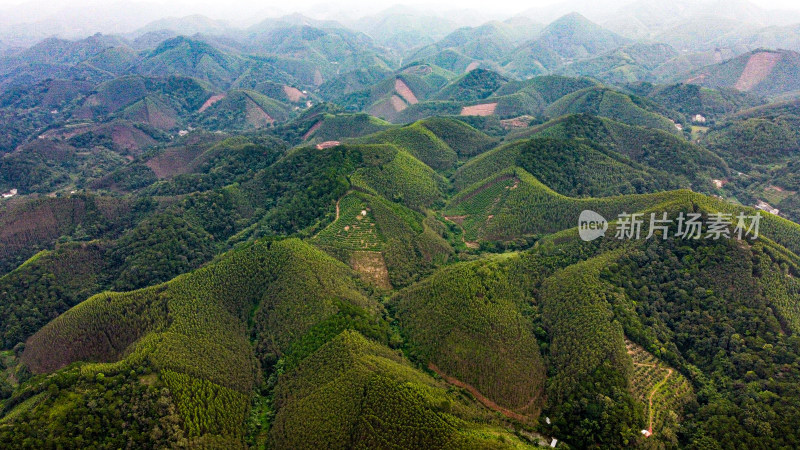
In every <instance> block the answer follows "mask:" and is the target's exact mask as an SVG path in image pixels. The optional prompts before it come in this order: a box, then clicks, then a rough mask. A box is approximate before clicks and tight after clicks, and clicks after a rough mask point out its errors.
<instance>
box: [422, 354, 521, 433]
mask: <svg viewBox="0 0 800 450" xmlns="http://www.w3.org/2000/svg"><path fill="white" fill-rule="evenodd" d="M428 368H429V369H431V370H432V371H434V372H436V373H437V374H438V375H439V376H440V377H442V378H443V379H444V381H447V382H448V383H450V384H452V385H453V386H458V387H460V388H462V389H466V390H467V391H468V392H469V393H470V394H472V396H473V397H475V398H476V399H478V401H479V402H481V403H482V404H483V405H484V406H486V407H487V408H489V409H491V410H492V411H496V412H499V413H500V414H502V415H504V416H506V417H508V418H509V419H514V420H519V421H520V422H525V421H526V420H528V419H529V418H528V417H527V416H525V415H523V414H520V413H518V412H514V411H512V410H510V409H508V408H504V407H502V406H500V405H498V404H497V403H495V402H493V401H492V400H491V399H489V398H488V397H486V396H485V395H483V394H481V393H480V392H479V391H478V390H477V389H475V387H474V386H472V385H470V384H468V383H465V382H463V381H461V380H459V379H457V378H453V377H451V376H449V375H447V374H445V373H444V372H442V369H440V368H438V367H436V365H435V364H434V363H432V362H431V363H428ZM535 400H536V399H535V398H532V399H531V401H530V402H528V404H527V405H525V406H524V407H523V408H527V407H528V406H530V405H531V404H532V403H533V402H534V401H535Z"/></svg>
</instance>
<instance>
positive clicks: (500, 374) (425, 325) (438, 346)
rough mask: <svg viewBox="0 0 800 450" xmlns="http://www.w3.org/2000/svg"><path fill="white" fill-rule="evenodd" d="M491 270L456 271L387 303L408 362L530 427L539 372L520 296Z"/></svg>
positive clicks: (462, 267) (485, 266) (469, 267)
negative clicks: (431, 367) (516, 412)
mask: <svg viewBox="0 0 800 450" xmlns="http://www.w3.org/2000/svg"><path fill="white" fill-rule="evenodd" d="M507 270H508V268H507V267H504V266H502V265H500V264H498V263H493V262H483V261H482V262H473V263H461V264H458V265H454V266H449V267H447V268H445V269H442V270H440V271H437V272H436V273H434V274H433V275H432V276H431V277H429V278H427V279H426V280H424V281H423V282H421V283H419V284H416V285H414V286H413V287H412V288H409V289H408V290H406V291H403V292H402V293H400V294H398V295H397V296H396V297H395V298H393V299H392V301H391V305H392V307H393V309H396V314H397V317H398V319H399V321H400V323H401V324H402V327H403V330H404V332H405V333H406V334H407V336H408V339H409V341H410V343H411V351H412V352H413V353H412V355H413V357H415V358H419V359H420V360H421V361H422V362H423V363H427V362H432V363H434V364H436V365H437V366H438V367H440V368H441V369H442V370H443V371H444V372H445V373H446V374H447V375H449V376H452V377H455V378H457V379H459V380H461V381H463V382H465V383H468V384H470V385H472V386H474V387H475V388H476V389H477V390H478V391H479V392H481V393H482V394H484V395H486V396H487V397H489V398H491V399H492V400H493V401H495V402H497V403H498V404H500V405H501V406H504V407H507V408H510V409H521V408H524V407H529V408H530V409H527V410H526V411H525V413H526V414H529V415H530V416H531V417H532V418H533V419H534V420H535V418H536V416H537V415H538V408H539V405H541V403H540V402H539V401H538V399H539V398H540V395H541V392H542V389H543V383H544V377H545V370H544V362H543V361H542V358H541V356H540V354H539V351H538V344H537V342H536V338H535V336H534V334H533V330H532V325H531V324H530V323H529V322H527V321H526V319H525V318H524V316H523V314H522V312H523V311H527V308H530V306H529V305H527V304H526V301H525V297H526V295H525V292H524V291H523V290H521V289H520V288H519V287H518V286H516V285H515V284H512V282H511V281H510V280H509V274H508V272H507Z"/></svg>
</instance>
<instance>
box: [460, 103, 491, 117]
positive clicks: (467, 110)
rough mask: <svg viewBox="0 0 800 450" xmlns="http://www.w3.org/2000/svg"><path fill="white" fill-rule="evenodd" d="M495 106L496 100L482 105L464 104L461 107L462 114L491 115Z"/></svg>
mask: <svg viewBox="0 0 800 450" xmlns="http://www.w3.org/2000/svg"><path fill="white" fill-rule="evenodd" d="M495 108H497V102H495V103H484V104H482V105H474V106H465V107H463V108H461V115H462V116H491V115H492V114H494V110H495Z"/></svg>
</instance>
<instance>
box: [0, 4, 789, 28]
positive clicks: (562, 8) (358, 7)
mask: <svg viewBox="0 0 800 450" xmlns="http://www.w3.org/2000/svg"><path fill="white" fill-rule="evenodd" d="M634 1H635V0H566V1H565V0H561V1H558V0H525V1H518V0H517V1H515V0H439V1H435V2H432V1H430V0H330V1H320V0H289V1H287V0H194V1H192V0H105V1H103V0H72V1H64V0H0V30H3V29H5V30H9V29H11V30H12V31H11V33H12V34H15V35H22V34H38V35H49V34H51V33H53V34H59V33H60V34H62V35H68V34H69V33H70V32H72V33H73V34H76V35H87V34H90V33H92V32H96V31H102V32H105V33H108V32H128V31H132V30H134V29H137V28H139V27H141V26H143V25H145V24H146V23H149V22H150V21H153V20H155V19H160V18H165V17H183V16H188V15H192V14H202V15H205V16H208V17H210V18H212V19H222V20H226V21H228V22H229V23H230V24H231V25H234V26H248V25H252V24H254V23H257V22H259V21H261V20H263V19H265V18H268V17H278V16H281V15H285V14H288V13H292V12H300V13H303V14H305V15H307V16H310V17H313V18H318V19H335V20H340V21H342V20H344V21H346V20H349V19H356V18H359V17H362V16H365V15H369V14H374V13H376V12H379V11H382V10H384V9H387V8H389V7H391V6H394V5H398V4H403V5H406V6H412V7H414V8H415V9H417V10H426V11H431V10H438V11H440V12H441V11H452V10H459V12H458V13H455V12H450V13H447V14H444V15H443V17H446V18H448V19H452V20H451V21H455V22H458V23H463V24H476V23H480V22H482V21H486V20H490V19H505V18H508V17H511V16H513V15H515V14H517V13H520V12H522V11H525V10H530V9H532V8H547V7H548V6H554V5H559V7H557V8H556V9H555V11H554V10H553V9H552V8H550V9H549V10H548V11H546V12H543V13H542V15H541V18H540V21H542V22H544V23H546V22H548V21H550V20H554V19H555V18H557V17H558V16H559V15H561V14H565V13H567V12H570V11H578V12H580V13H582V14H584V15H586V16H587V17H589V18H590V19H592V20H599V21H602V20H605V19H608V18H609V17H608V15H609V14H612V15H613V14H614V13H615V12H616V11H617V10H618V9H619V8H620V7H621V6H623V5H626V4H629V3H632V2H634ZM677 1H679V2H680V3H683V4H684V5H686V4H690V5H697V4H703V3H709V2H711V3H715V4H720V5H724V4H725V2H726V1H728V0H677ZM732 1H736V2H745V1H746V0H732ZM750 1H751V3H753V4H755V5H758V6H760V7H762V8H765V9H794V10H798V11H800V1H798V0H750ZM668 3H669V2H667V4H668ZM715 7H716V6H715ZM722 7H723V8H724V6H722ZM465 10H470V11H471V12H470V13H464V11H465ZM54 23H57V24H59V25H58V27H60V28H58V27H55V28H54V25H53V24H54ZM19 24H25V25H26V26H22V27H20V26H19ZM28 24H34V25H35V26H33V27H28V26H27V25H28ZM9 27H12V28H9Z"/></svg>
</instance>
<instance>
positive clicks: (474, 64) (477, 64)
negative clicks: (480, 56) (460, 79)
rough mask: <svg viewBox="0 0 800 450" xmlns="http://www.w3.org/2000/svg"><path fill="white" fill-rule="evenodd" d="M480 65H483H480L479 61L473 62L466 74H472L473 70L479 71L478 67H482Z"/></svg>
mask: <svg viewBox="0 0 800 450" xmlns="http://www.w3.org/2000/svg"><path fill="white" fill-rule="evenodd" d="M480 65H481V64H480V63H479V62H478V61H472V62H471V63H469V65H468V66H467V70H465V72H472V71H473V70H475V69H477V68H478V66H480Z"/></svg>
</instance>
